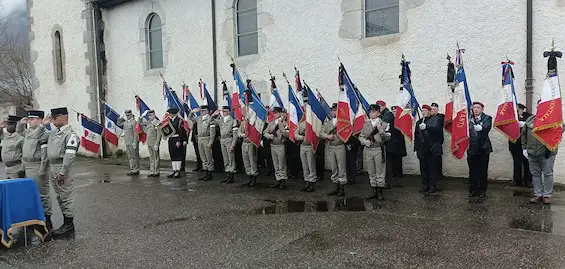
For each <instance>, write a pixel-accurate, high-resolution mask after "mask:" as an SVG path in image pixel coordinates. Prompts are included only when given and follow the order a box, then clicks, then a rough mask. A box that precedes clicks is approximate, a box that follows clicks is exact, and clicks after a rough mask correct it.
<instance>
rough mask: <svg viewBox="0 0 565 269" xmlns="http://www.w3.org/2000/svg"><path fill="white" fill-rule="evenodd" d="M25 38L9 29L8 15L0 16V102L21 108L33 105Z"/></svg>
mask: <svg viewBox="0 0 565 269" xmlns="http://www.w3.org/2000/svg"><path fill="white" fill-rule="evenodd" d="M27 38H28V37H27V36H26V35H25V34H22V33H18V32H17V31H11V29H10V24H9V17H6V18H0V102H2V103H4V102H9V103H12V104H14V105H16V107H19V108H23V109H29V108H32V107H33V91H32V87H31V62H30V57H29V46H28V42H27Z"/></svg>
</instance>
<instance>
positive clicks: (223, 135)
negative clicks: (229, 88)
mask: <svg viewBox="0 0 565 269" xmlns="http://www.w3.org/2000/svg"><path fill="white" fill-rule="evenodd" d="M221 113H222V116H221V117H219V118H216V125H218V126H219V127H220V146H221V148H222V158H223V160H224V171H225V172H226V174H227V175H226V178H224V180H222V181H221V182H222V183H224V182H225V183H234V178H233V177H234V175H235V144H236V143H237V131H238V129H239V128H238V127H237V121H235V120H234V119H233V117H232V116H231V113H230V107H229V106H223V107H222V112H221Z"/></svg>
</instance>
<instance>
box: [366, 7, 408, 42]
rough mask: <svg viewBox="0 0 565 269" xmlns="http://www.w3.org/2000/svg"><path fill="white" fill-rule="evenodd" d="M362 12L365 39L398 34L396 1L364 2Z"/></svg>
mask: <svg viewBox="0 0 565 269" xmlns="http://www.w3.org/2000/svg"><path fill="white" fill-rule="evenodd" d="M364 12H365V37H373V36H382V35H390V34H396V33H399V32H400V29H399V28H400V27H399V13H400V8H399V3H398V0H365V6H364Z"/></svg>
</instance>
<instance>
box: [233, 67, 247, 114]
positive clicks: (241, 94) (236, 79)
mask: <svg viewBox="0 0 565 269" xmlns="http://www.w3.org/2000/svg"><path fill="white" fill-rule="evenodd" d="M230 66H231V67H232V74H233V94H232V105H233V112H234V115H235V118H236V119H237V120H238V121H240V122H241V121H242V120H243V111H244V110H245V103H246V102H245V84H244V83H243V80H242V79H241V75H240V74H239V71H238V70H237V67H236V66H235V64H233V63H232V64H231V65H230Z"/></svg>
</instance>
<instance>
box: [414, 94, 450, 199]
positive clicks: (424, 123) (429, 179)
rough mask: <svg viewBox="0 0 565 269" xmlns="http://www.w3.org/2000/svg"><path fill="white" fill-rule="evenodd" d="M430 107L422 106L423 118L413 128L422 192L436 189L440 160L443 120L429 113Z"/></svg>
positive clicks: (432, 191) (430, 191)
mask: <svg viewBox="0 0 565 269" xmlns="http://www.w3.org/2000/svg"><path fill="white" fill-rule="evenodd" d="M431 110H432V107H430V106H429V105H423V106H422V114H423V115H424V117H423V118H421V119H419V120H418V121H417V122H416V128H415V130H414V152H416V156H417V157H418V160H420V174H421V175H422V185H423V186H422V190H421V192H422V193H426V192H429V193H434V192H436V190H437V181H438V179H439V165H438V162H439V161H440V160H441V159H440V158H441V154H442V146H441V143H442V141H443V121H441V120H440V118H439V117H437V116H432V115H431Z"/></svg>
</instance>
